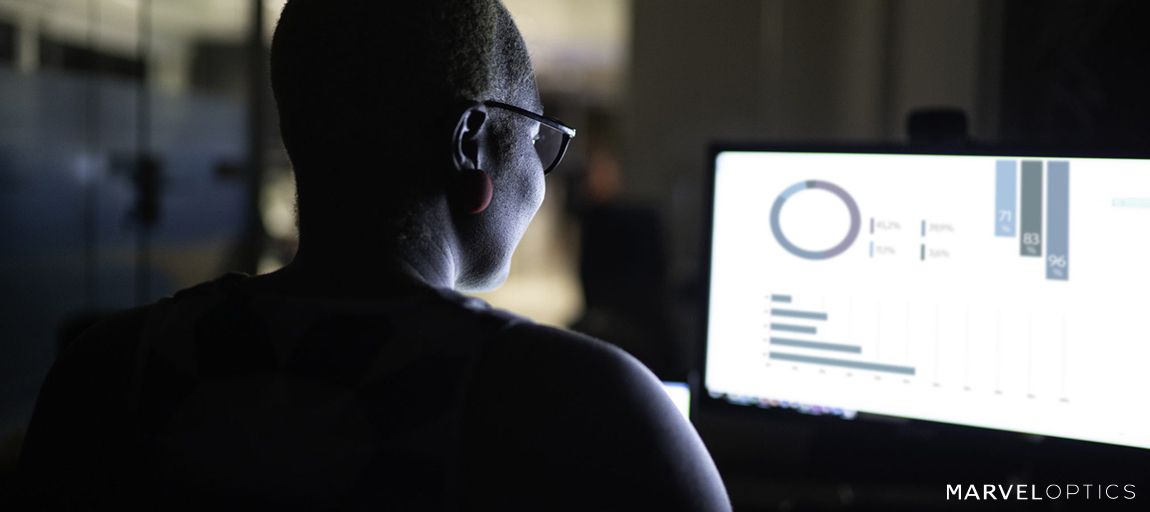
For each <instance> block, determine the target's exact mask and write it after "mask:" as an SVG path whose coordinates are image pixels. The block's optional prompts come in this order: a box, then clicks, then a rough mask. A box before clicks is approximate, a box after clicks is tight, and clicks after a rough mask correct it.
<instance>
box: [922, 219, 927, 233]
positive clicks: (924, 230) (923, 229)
mask: <svg viewBox="0 0 1150 512" xmlns="http://www.w3.org/2000/svg"><path fill="white" fill-rule="evenodd" d="M922 236H926V219H923V221H922Z"/></svg>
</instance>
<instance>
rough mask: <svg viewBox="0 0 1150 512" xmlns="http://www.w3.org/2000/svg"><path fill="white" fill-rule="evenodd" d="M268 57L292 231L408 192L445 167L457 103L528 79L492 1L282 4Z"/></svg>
mask: <svg viewBox="0 0 1150 512" xmlns="http://www.w3.org/2000/svg"><path fill="white" fill-rule="evenodd" d="M271 64H272V66H271V78H272V87H273V90H274V92H275V98H276V103H277V106H278V108H279V114H280V123H281V132H282V135H283V139H284V145H285V146H286V148H287V150H288V153H289V154H290V156H291V158H292V163H293V166H294V170H295V173H296V179H297V183H298V186H299V201H300V205H299V209H300V215H301V229H303V224H304V221H306V220H307V217H309V216H313V217H319V216H322V215H326V213H324V212H328V211H330V210H332V209H346V208H347V207H348V205H350V204H356V203H357V202H362V201H364V200H368V199H371V200H374V201H377V202H378V201H391V200H392V199H397V198H408V197H412V196H415V195H418V194H419V193H420V191H421V190H425V189H426V188H427V187H428V186H429V183H428V180H432V179H435V178H434V176H433V175H434V172H432V171H433V170H434V169H433V168H434V167H436V166H447V165H450V157H449V155H450V152H449V151H448V149H447V147H448V145H449V144H450V135H451V133H450V129H449V128H443V127H444V123H445V122H448V121H450V120H449V119H448V118H449V117H450V116H451V115H452V114H453V110H455V109H456V108H457V107H458V105H459V104H460V103H461V102H463V101H475V100H483V99H487V98H493V97H504V98H509V97H511V96H512V95H514V94H516V93H517V91H518V90H520V89H523V88H528V87H530V88H533V87H534V86H533V83H534V82H533V77H532V71H531V65H530V61H529V59H528V57H527V53H526V48H525V46H524V45H523V42H522V39H521V37H520V36H519V33H518V30H517V29H516V28H515V25H514V23H513V22H512V20H511V17H510V15H509V14H508V13H507V11H506V9H505V8H504V7H503V6H502V5H501V4H500V3H499V2H498V0H416V1H413V0H407V1H381V0H289V2H288V3H287V5H286V6H285V7H284V10H283V14H282V16H281V18H280V21H279V25H278V26H277V28H276V32H275V37H274V40H273V42H272V53H271ZM441 128H443V129H441ZM389 196H394V197H389Z"/></svg>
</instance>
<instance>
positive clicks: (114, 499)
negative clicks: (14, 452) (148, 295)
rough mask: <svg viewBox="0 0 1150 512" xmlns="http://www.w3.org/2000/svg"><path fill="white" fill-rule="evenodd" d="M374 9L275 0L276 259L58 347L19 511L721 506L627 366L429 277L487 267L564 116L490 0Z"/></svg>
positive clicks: (682, 440)
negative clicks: (29, 503)
mask: <svg viewBox="0 0 1150 512" xmlns="http://www.w3.org/2000/svg"><path fill="white" fill-rule="evenodd" d="M395 4H397V3H396V2H379V1H370V0H291V1H289V2H288V4H287V5H286V7H285V9H284V12H283V15H282V17H281V19H280V23H279V26H278V27H277V30H276V35H275V39H274V42H273V46H272V85H273V88H274V90H275V95H276V100H277V104H278V107H279V111H280V115H281V128H282V133H283V138H284V143H285V146H286V147H287V149H288V152H289V153H290V156H291V158H292V162H293V165H294V168H295V173H296V180H297V188H298V208H299V227H300V249H299V253H298V255H297V256H296V258H295V259H294V261H292V263H291V264H290V265H288V266H287V267H285V268H284V269H283V270H280V271H278V272H275V273H272V274H269V275H264V276H258V277H250V278H249V277H246V276H238V275H231V276H227V277H225V278H222V279H219V280H217V281H213V282H210V283H205V284H203V285H200V286H198V287H195V288H192V289H190V290H185V291H183V292H180V293H178V294H177V295H176V296H175V297H173V298H171V299H165V300H163V301H160V302H159V303H157V304H153V305H151V306H147V307H144V308H140V309H137V310H134V311H131V312H128V313H126V314H124V315H122V316H120V317H118V318H115V319H113V320H111V321H108V322H105V323H103V324H100V325H98V326H96V327H94V328H93V329H91V330H89V331H88V332H87V333H86V334H85V335H84V336H83V337H82V338H81V339H80V340H78V341H77V342H76V343H75V344H74V346H73V348H72V349H71V350H70V351H69V352H68V353H66V354H64V355H63V356H62V357H61V359H60V360H59V361H58V362H57V364H56V366H55V367H54V368H53V370H52V373H51V374H50V376H49V378H48V380H47V381H46V382H45V385H44V388H43V390H42V393H41V396H40V400H39V403H38V405H37V411H36V414H35V417H34V419H33V423H32V426H31V428H30V431H29V434H28V438H27V444H26V446H25V451H24V453H23V461H22V462H23V467H24V471H25V472H26V477H27V478H28V479H29V481H30V482H31V485H30V487H31V488H32V489H33V490H34V498H33V499H35V500H39V501H38V502H37V503H38V504H40V505H44V504H47V503H50V502H51V501H52V500H56V502H55V504H66V505H68V506H74V507H78V508H117V509H119V508H124V507H125V506H126V505H131V506H140V507H147V508H154V509H173V508H177V509H178V508H185V507H186V508H198V509H206V508H209V507H210V508H212V509H218V508H221V507H222V508H231V507H235V508H245V509H269V508H274V509H300V510H315V509H324V510H327V509H332V510H360V509H369V508H370V509H383V510H444V509H464V510H471V509H499V510H692V511H697V510H725V509H728V508H729V505H728V503H727V498H726V495H725V491H724V489H723V486H722V483H721V481H720V479H719V476H718V473H717V471H716V470H715V467H714V464H713V463H712V462H711V459H710V457H709V455H708V454H707V452H706V449H705V448H704V447H703V445H702V443H701V442H700V440H699V438H698V436H697V434H696V433H695V432H694V430H693V429H692V428H691V426H690V425H689V424H688V423H686V422H685V421H683V419H682V418H681V417H680V416H679V413H678V412H677V411H676V410H675V409H674V407H673V406H672V405H671V403H670V402H669V400H668V399H667V398H666V396H665V394H664V393H663V391H662V389H661V388H660V385H659V383H658V382H657V381H656V380H655V379H654V378H653V376H652V375H651V374H650V372H648V371H647V370H646V369H645V368H643V367H642V365H640V364H639V363H637V362H636V361H635V360H634V359H633V358H631V357H629V356H628V355H626V354H624V353H622V352H621V351H619V350H617V349H613V348H612V347H610V346H608V345H606V344H604V343H601V342H599V341H597V340H593V339H590V338H586V337H583V336H580V335H577V334H573V333H570V332H565V331H562V330H559V329H554V328H550V327H544V326H540V325H536V324H533V323H531V322H530V321H527V320H525V319H522V318H518V317H515V316H514V315H510V314H508V313H503V312H499V311H495V310H492V309H490V308H489V307H487V306H486V305H485V304H483V303H481V302H479V301H476V300H473V299H468V298H465V297H464V296H462V295H459V294H458V293H456V292H455V291H454V290H481V289H487V288H490V287H493V286H497V285H498V284H500V283H501V282H502V281H503V279H504V278H505V277H506V275H507V272H508V265H509V262H510V259H511V254H512V252H513V250H514V248H515V246H516V244H517V243H518V242H519V239H520V237H521V236H522V235H523V232H524V231H525V230H526V228H527V225H528V223H529V222H530V221H531V218H532V217H533V216H534V214H535V212H536V210H537V209H538V208H539V205H540V203H541V202H542V200H543V195H544V181H543V175H544V174H545V172H546V171H548V170H550V168H552V167H554V165H555V164H557V163H558V159H559V158H561V157H562V151H563V149H565V146H566V143H567V142H569V141H570V137H571V136H573V135H574V131H573V130H570V129H569V128H567V127H565V126H563V125H562V124H561V123H558V122H557V121H554V120H551V119H548V118H544V117H542V116H541V115H540V114H538V112H540V111H541V110H542V108H541V105H540V100H539V95H538V91H537V90H536V86H535V82H534V77H533V72H532V70H531V65H530V62H529V59H528V57H527V52H526V49H525V46H524V43H523V41H522V38H521V36H520V35H519V32H518V30H517V29H516V27H515V25H514V23H513V22H512V20H511V18H510V15H509V14H508V13H507V11H506V10H505V9H504V8H503V7H502V5H500V4H499V3H498V1H497V0H428V1H419V2H403V3H402V4H403V5H395ZM550 141H557V143H556V144H551V145H548V142H550ZM36 493H38V494H36ZM65 499H66V502H65V501H63V500H65Z"/></svg>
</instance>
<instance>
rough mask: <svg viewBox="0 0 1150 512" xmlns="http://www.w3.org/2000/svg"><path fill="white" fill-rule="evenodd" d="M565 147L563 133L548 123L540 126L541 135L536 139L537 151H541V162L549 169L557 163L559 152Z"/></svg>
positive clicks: (545, 168) (545, 169)
mask: <svg viewBox="0 0 1150 512" xmlns="http://www.w3.org/2000/svg"><path fill="white" fill-rule="evenodd" d="M562 149H563V134H562V133H560V132H559V131H558V130H555V129H554V128H551V127H550V126H547V125H541V126H540V127H539V137H538V138H537V139H536V140H535V152H536V153H539V163H541V164H543V170H544V171H549V170H550V169H551V167H552V166H554V165H556V164H557V163H558V162H556V160H558V159H559V152H560V151H562Z"/></svg>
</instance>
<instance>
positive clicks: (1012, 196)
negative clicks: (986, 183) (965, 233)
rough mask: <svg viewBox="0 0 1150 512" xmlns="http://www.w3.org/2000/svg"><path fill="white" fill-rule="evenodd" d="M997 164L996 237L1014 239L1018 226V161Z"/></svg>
mask: <svg viewBox="0 0 1150 512" xmlns="http://www.w3.org/2000/svg"><path fill="white" fill-rule="evenodd" d="M995 163H996V166H995V187H994V236H1002V237H1008V238H1014V234H1015V233H1017V228H1016V226H1017V225H1018V224H1017V223H1018V203H1017V201H1018V161H1017V160H999V161H997V162H995Z"/></svg>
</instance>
